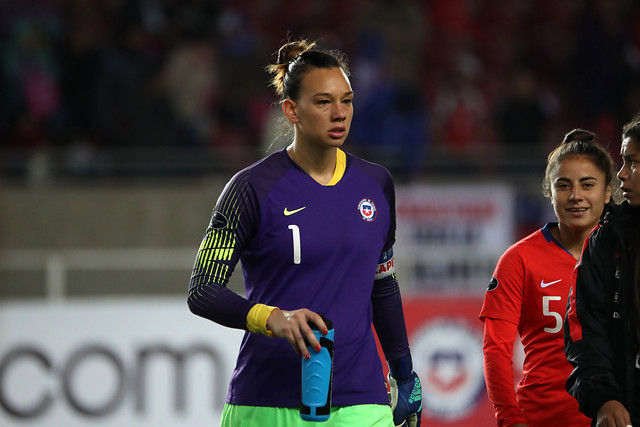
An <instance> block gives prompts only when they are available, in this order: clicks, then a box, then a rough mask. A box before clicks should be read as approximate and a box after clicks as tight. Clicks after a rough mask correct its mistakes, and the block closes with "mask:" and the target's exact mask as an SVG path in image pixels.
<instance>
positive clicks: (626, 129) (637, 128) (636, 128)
mask: <svg viewBox="0 0 640 427" xmlns="http://www.w3.org/2000/svg"><path fill="white" fill-rule="evenodd" d="M625 138H633V139H635V141H636V143H637V144H640V113H638V114H636V115H635V116H634V117H633V119H631V121H630V122H629V123H627V124H626V125H624V126H623V127H622V139H625Z"/></svg>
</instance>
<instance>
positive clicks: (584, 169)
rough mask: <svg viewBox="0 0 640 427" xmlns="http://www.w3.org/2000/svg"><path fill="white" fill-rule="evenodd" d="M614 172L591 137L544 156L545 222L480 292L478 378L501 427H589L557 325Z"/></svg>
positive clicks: (574, 134)
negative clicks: (518, 357) (571, 385)
mask: <svg viewBox="0 0 640 427" xmlns="http://www.w3.org/2000/svg"><path fill="white" fill-rule="evenodd" d="M614 171H615V169H614V166H613V162H612V160H611V156H610V155H609V153H608V152H607V151H606V150H605V149H604V148H602V147H601V146H600V145H599V144H597V143H596V142H595V140H594V135H593V134H592V133H591V132H588V131H584V130H580V129H576V130H573V131H571V132H569V133H568V134H567V135H566V136H565V138H564V141H563V142H562V144H560V145H559V146H558V147H556V149H555V150H554V151H552V152H551V154H549V158H548V162H547V168H546V172H545V177H544V180H543V193H544V195H545V196H547V197H550V199H551V203H552V205H553V209H554V212H555V214H556V217H557V219H558V222H557V223H548V224H547V225H545V226H544V227H543V228H542V229H540V230H538V231H536V232H534V233H532V234H531V235H529V236H527V237H525V238H524V239H522V240H520V241H519V242H517V243H515V244H514V245H512V246H511V247H510V248H509V249H507V251H506V252H505V253H504V254H503V255H502V256H501V257H500V260H499V261H498V264H497V266H496V268H495V271H494V273H493V277H492V278H491V281H490V284H489V287H488V289H487V291H486V293H485V297H484V304H483V307H482V311H481V313H480V319H481V320H482V321H483V322H484V345H483V348H484V371H485V380H486V383H487V393H488V395H489V399H490V400H491V402H492V403H493V405H494V409H495V414H496V419H497V425H498V426H500V427H503V426H504V427H507V426H508V427H511V426H518V427H522V426H529V427H548V426H561V425H562V426H572V427H579V426H585V427H586V426H588V425H589V424H590V420H589V419H588V418H587V417H585V416H584V415H583V414H581V413H580V412H579V411H578V405H577V403H576V401H575V399H573V398H572V397H571V396H570V395H569V394H568V393H567V391H566V389H565V382H566V380H567V377H568V376H569V373H570V372H571V365H570V364H569V362H567V360H566V357H565V355H564V335H563V328H562V326H563V319H564V314H565V310H566V306H567V296H568V294H569V288H570V286H571V280H570V279H571V274H572V272H573V268H574V266H575V264H576V260H577V259H578V257H579V256H580V251H581V249H582V245H583V244H584V241H585V239H586V237H587V236H588V235H589V233H590V232H591V230H593V228H594V227H595V226H596V224H597V223H598V220H599V219H600V217H601V215H602V212H603V209H604V207H605V205H606V204H608V203H609V202H610V200H611V192H612V180H613V178H614V176H615V174H614ZM518 334H519V335H520V338H521V340H522V344H523V347H524V352H525V359H524V366H523V373H524V378H523V379H522V380H521V381H520V383H519V384H518V387H517V390H514V376H513V366H512V359H513V345H514V340H515V338H516V336H517V335H518Z"/></svg>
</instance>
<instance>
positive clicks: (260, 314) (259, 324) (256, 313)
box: [247, 304, 278, 337]
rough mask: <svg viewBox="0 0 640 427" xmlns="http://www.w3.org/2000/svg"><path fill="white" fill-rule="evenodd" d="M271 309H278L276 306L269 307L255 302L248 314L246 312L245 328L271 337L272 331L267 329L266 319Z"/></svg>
mask: <svg viewBox="0 0 640 427" xmlns="http://www.w3.org/2000/svg"><path fill="white" fill-rule="evenodd" d="M273 310H278V307H271V306H269V305H265V304H256V305H254V306H253V307H251V310H249V314H247V329H248V330H249V332H254V333H258V334H264V335H266V336H268V337H273V331H270V330H268V329H267V319H268V318H269V315H270V314H271V312H272V311H273Z"/></svg>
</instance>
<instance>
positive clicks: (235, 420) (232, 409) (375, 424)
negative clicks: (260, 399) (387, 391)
mask: <svg viewBox="0 0 640 427" xmlns="http://www.w3.org/2000/svg"><path fill="white" fill-rule="evenodd" d="M296 426H297V427H310V426H317V427H356V426H367V427H393V415H392V414H391V408H390V407H389V406H387V405H354V406H341V407H335V408H331V416H330V417H329V420H328V421H325V422H311V421H304V420H303V419H302V418H300V411H299V409H298V408H272V407H264V406H243V405H229V404H228V403H227V404H225V406H224V410H223V411H222V419H221V421H220V427H296Z"/></svg>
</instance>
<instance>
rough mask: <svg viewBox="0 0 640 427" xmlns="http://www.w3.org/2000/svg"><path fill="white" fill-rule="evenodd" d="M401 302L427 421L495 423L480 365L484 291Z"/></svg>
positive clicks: (453, 425) (458, 425)
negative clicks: (476, 294) (420, 385)
mask: <svg viewBox="0 0 640 427" xmlns="http://www.w3.org/2000/svg"><path fill="white" fill-rule="evenodd" d="M403 305H404V312H405V320H406V324H407V333H408V335H409V344H410V346H411V354H412V358H413V365H414V370H415V371H416V372H417V373H418V376H419V377H420V380H421V382H422V388H423V396H422V402H423V411H422V422H423V425H428V426H433V427H437V426H442V427H444V426H446V427H463V426H470V425H473V426H477V427H484V426H487V427H489V426H495V425H496V421H495V417H494V415H493V407H492V405H491V403H490V402H489V400H488V398H487V393H486V386H485V382H484V374H483V371H482V359H483V354H482V329H483V325H482V322H480V320H478V313H479V312H480V308H481V307H482V297H445V296H421V297H411V298H404V301H403ZM381 354H382V353H381ZM381 357H382V356H381ZM382 360H384V357H382ZM384 365H385V369H386V363H385V364H384ZM386 373H387V372H386V371H385V375H386Z"/></svg>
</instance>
